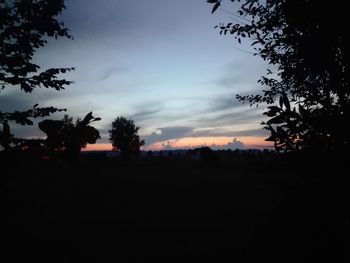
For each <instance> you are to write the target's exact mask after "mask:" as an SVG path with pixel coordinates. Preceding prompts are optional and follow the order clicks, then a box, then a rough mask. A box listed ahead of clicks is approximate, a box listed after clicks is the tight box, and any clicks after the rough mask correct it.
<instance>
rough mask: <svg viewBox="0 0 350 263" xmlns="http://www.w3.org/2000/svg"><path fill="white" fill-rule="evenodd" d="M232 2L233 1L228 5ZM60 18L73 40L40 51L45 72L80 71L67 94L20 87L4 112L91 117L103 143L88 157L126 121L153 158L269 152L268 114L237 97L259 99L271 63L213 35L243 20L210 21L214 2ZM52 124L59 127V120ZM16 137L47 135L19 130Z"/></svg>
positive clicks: (168, 1)
mask: <svg viewBox="0 0 350 263" xmlns="http://www.w3.org/2000/svg"><path fill="white" fill-rule="evenodd" d="M228 2H229V1H228ZM66 7H67V9H66V10H64V11H63V13H62V14H61V15H60V17H59V20H61V21H63V22H64V24H65V26H66V27H68V28H69V29H70V31H71V33H72V35H73V36H74V40H69V39H58V40H50V41H49V42H48V44H47V45H46V46H45V47H44V48H41V49H39V50H37V52H36V53H35V56H34V62H35V63H37V64H39V65H40V66H41V67H42V69H45V68H50V67H71V66H73V67H75V68H76V70H75V71H74V72H71V73H66V74H65V75H64V76H63V77H64V78H66V79H70V80H73V81H74V84H73V85H71V86H68V87H67V88H66V89H65V90H63V91H56V90H50V89H44V88H42V89H36V90H35V91H34V92H33V93H31V94H29V95H28V94H24V92H21V91H19V90H18V89H12V88H11V89H10V88H8V89H5V90H4V91H2V92H1V93H0V107H1V109H2V110H3V111H10V110H21V109H23V110H25V109H28V108H31V107H32V106H33V105H34V104H36V103H38V102H39V103H40V104H39V105H40V106H55V107H62V108H67V110H68V111H67V112H66V113H67V114H69V115H70V116H72V117H75V118H76V117H84V116H85V115H86V114H87V113H88V112H90V111H92V112H93V115H94V116H95V117H101V118H102V120H101V121H99V122H95V123H94V127H96V128H97V129H98V130H99V131H100V134H101V137H102V138H101V140H99V141H97V144H96V145H89V146H88V148H87V149H90V150H94V149H99V150H108V149H111V145H110V143H109V141H108V137H109V135H108V130H110V129H111V123H112V121H113V120H114V119H115V118H116V117H118V116H125V117H127V118H131V119H133V120H134V121H135V124H136V125H137V126H139V127H140V130H139V134H140V136H141V138H142V139H144V140H145V142H146V145H145V146H144V147H143V149H144V150H159V149H174V148H193V147H197V146H203V145H207V146H211V147H213V148H215V149H226V148H230V149H235V148H257V147H262V146H266V145H268V144H267V143H266V142H265V141H264V138H266V137H267V136H268V133H267V131H266V130H263V129H262V128H263V126H262V125H261V124H260V123H261V121H262V120H263V119H264V116H263V115H262V112H263V110H264V108H263V107H260V108H256V107H249V105H247V104H242V103H240V102H238V101H237V100H236V99H235V95H236V94H247V93H258V92H259V91H260V90H261V87H260V86H259V84H258V83H257V80H258V79H259V77H260V76H262V75H264V74H265V72H266V68H267V65H266V63H265V62H264V61H263V60H262V59H261V58H259V57H258V56H253V55H252V54H251V52H252V51H253V49H252V47H251V46H250V42H248V41H245V42H242V44H238V43H237V42H236V41H235V40H234V38H233V37H230V36H221V35H220V34H219V31H218V29H215V28H214V27H215V26H216V25H218V24H219V23H220V22H236V21H237V19H238V18H237V17H235V16H233V15H231V14H229V13H228V12H227V11H228V10H230V11H233V12H234V10H232V7H231V6H223V7H222V8H220V9H219V10H218V11H217V12H215V13H214V14H211V8H212V5H210V4H208V3H206V1H205V0H99V1H96V0H69V1H66ZM50 118H51V119H60V118H62V115H60V114H55V115H53V116H51V117H50ZM14 131H15V134H16V135H17V136H22V137H27V138H35V137H43V136H44V134H43V133H41V132H40V131H38V128H37V127H36V126H33V127H19V126H17V127H15V130H14Z"/></svg>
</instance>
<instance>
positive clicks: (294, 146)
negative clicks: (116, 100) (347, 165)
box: [207, 0, 350, 152]
mask: <svg viewBox="0 0 350 263" xmlns="http://www.w3.org/2000/svg"><path fill="white" fill-rule="evenodd" d="M207 2H209V3H212V4H214V7H213V12H214V11H215V10H216V9H217V8H218V7H219V6H220V5H221V2H222V1H221V0H209V1H207ZM231 2H235V3H236V4H238V5H239V6H238V11H237V14H234V15H235V16H236V17H238V19H239V20H237V19H236V20H235V21H237V22H236V23H228V24H220V25H219V26H218V27H219V29H220V34H225V35H226V34H231V35H233V36H234V38H235V39H237V41H238V42H239V43H241V39H242V38H250V39H252V40H253V42H252V43H251V45H252V46H253V48H254V51H255V55H260V56H261V57H262V58H263V59H264V60H266V61H267V62H268V63H269V64H270V65H274V66H275V67H276V68H277V71H276V72H272V71H271V70H267V74H266V75H265V76H263V77H261V79H260V80H259V83H260V84H261V85H263V86H265V87H267V89H265V90H263V93H262V94H256V95H244V96H241V95H237V98H238V100H240V101H242V102H249V103H250V104H251V105H253V104H257V105H258V104H260V103H267V104H274V105H271V106H268V107H267V111H266V112H265V113H264V114H265V115H267V116H268V117H269V118H270V119H269V120H268V121H267V122H266V123H263V124H264V125H265V128H266V129H267V130H269V131H270V132H271V136H270V137H269V138H267V139H266V140H267V141H272V142H274V143H275V148H276V150H278V151H299V150H311V151H314V152H329V151H342V150H344V149H346V148H347V147H348V146H349V140H350V128H349V127H348V126H346V125H345V123H347V122H348V120H349V117H350V116H349V114H350V88H349V83H350V80H349V76H350V72H349V71H350V70H349V47H350V43H349V23H348V21H347V7H346V3H345V2H337V3H336V4H332V3H329V2H327V1H316V0H298V1H295V0H271V1H258V0H245V1H240V0H236V1H235V0H231ZM330 14H336V16H332V19H330V18H329V15H330Z"/></svg>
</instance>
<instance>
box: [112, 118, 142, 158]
mask: <svg viewBox="0 0 350 263" xmlns="http://www.w3.org/2000/svg"><path fill="white" fill-rule="evenodd" d="M139 129H140V127H136V126H135V123H134V121H133V120H131V119H127V118H125V117H123V116H121V117H117V118H116V119H115V120H114V121H113V122H112V129H111V130H109V141H110V142H111V143H112V146H113V149H116V150H118V151H120V152H121V156H122V158H123V159H130V157H131V156H133V155H135V154H138V153H139V152H140V147H141V146H143V145H144V144H145V142H144V140H140V137H139V135H138V134H137V133H138V130H139Z"/></svg>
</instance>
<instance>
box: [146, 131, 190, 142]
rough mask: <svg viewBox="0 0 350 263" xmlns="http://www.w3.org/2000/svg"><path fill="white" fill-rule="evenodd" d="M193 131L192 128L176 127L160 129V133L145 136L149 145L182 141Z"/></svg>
mask: <svg viewBox="0 0 350 263" xmlns="http://www.w3.org/2000/svg"><path fill="white" fill-rule="evenodd" d="M192 131H193V128H192V127H186V126H175V127H165V128H159V129H158V132H153V133H151V134H150V135H147V136H143V139H144V140H145V142H146V144H147V145H150V144H153V143H156V142H163V141H167V140H172V139H180V138H182V137H186V136H187V134H189V133H190V132H192Z"/></svg>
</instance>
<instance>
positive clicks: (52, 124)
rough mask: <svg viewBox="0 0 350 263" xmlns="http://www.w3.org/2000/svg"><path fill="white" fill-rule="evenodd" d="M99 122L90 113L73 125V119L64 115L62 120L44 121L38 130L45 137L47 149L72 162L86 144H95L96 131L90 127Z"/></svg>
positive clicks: (97, 133)
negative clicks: (44, 134)
mask: <svg viewBox="0 0 350 263" xmlns="http://www.w3.org/2000/svg"><path fill="white" fill-rule="evenodd" d="M99 120H100V118H95V117H93V116H92V112H90V113H88V114H87V115H86V116H85V117H84V119H82V120H80V119H78V120H77V121H76V122H75V123H73V118H70V117H69V116H68V115H65V116H64V118H63V119H62V120H44V121H42V122H40V123H39V128H40V129H41V130H42V131H43V132H45V133H46V135H47V138H46V140H45V145H46V146H47V147H49V148H50V149H51V150H53V151H55V152H59V153H62V155H63V157H64V158H65V159H67V160H70V161H73V160H76V159H77V158H78V156H79V153H80V150H81V148H84V147H86V145H87V144H88V143H90V144H93V143H96V141H97V140H98V139H99V138H100V133H99V132H98V130H96V129H95V128H94V127H92V126H90V124H91V123H92V122H95V121H99Z"/></svg>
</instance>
